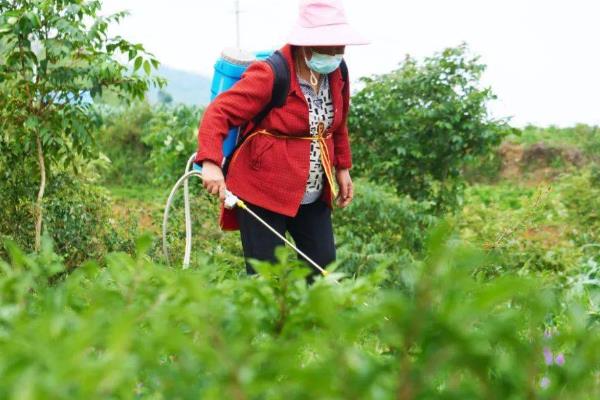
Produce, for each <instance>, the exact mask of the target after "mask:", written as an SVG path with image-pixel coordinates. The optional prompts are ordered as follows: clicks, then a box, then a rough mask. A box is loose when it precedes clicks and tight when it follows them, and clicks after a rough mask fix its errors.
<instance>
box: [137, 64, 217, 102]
mask: <svg viewBox="0 0 600 400" xmlns="http://www.w3.org/2000/svg"><path fill="white" fill-rule="evenodd" d="M158 75H159V76H162V77H163V78H165V79H166V80H167V82H168V83H167V86H166V87H164V88H163V89H162V91H163V92H167V93H168V94H170V95H171V96H172V97H173V102H174V103H184V104H188V105H198V106H204V105H207V104H208V103H209V102H210V84H211V78H209V77H207V76H204V75H201V74H197V73H194V72H187V71H182V70H179V69H175V68H171V67H167V66H160V67H159V69H158ZM158 92H159V90H158V89H156V88H153V89H152V90H150V92H149V95H148V97H149V100H150V102H151V103H157V102H158Z"/></svg>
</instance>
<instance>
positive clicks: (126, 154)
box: [96, 102, 154, 186]
mask: <svg viewBox="0 0 600 400" xmlns="http://www.w3.org/2000/svg"><path fill="white" fill-rule="evenodd" d="M102 112H103V120H104V121H105V122H104V125H103V127H102V129H100V131H99V132H98V133H97V135H96V136H97V138H98V140H97V141H98V146H99V149H100V151H101V152H102V153H104V154H106V155H107V156H108V158H109V159H110V167H109V169H108V172H107V173H105V174H103V181H104V182H105V183H107V184H109V185H127V186H130V185H140V184H148V183H150V182H151V181H152V175H153V174H152V171H150V170H148V168H146V166H145V164H146V161H147V160H148V155H149V154H150V151H151V148H150V146H148V145H146V144H145V143H144V142H142V135H143V133H144V132H145V130H146V129H147V128H146V127H147V124H148V122H149V121H150V120H151V119H152V118H153V116H154V110H153V109H152V107H151V106H150V105H149V104H148V103H145V102H143V103H142V102H140V103H136V104H134V105H133V106H131V107H121V108H102Z"/></svg>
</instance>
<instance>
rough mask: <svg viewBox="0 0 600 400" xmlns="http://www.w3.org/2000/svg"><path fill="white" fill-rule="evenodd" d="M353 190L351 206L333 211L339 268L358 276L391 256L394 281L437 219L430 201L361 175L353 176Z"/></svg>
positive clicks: (418, 253)
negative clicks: (403, 193)
mask: <svg viewBox="0 0 600 400" xmlns="http://www.w3.org/2000/svg"><path fill="white" fill-rule="evenodd" d="M355 190H356V194H355V197H354V201H353V202H352V204H351V206H350V207H348V208H347V209H344V210H336V212H335V213H334V214H333V217H334V226H335V231H336V242H337V245H338V246H339V247H340V249H339V253H340V255H339V256H338V259H339V260H340V268H341V269H342V270H343V271H346V272H348V273H352V274H355V275H357V276H361V275H364V274H368V273H370V272H372V271H373V269H375V268H376V267H377V266H378V265H380V264H381V263H383V262H385V260H387V259H390V258H393V259H394V261H395V262H394V263H393V265H390V276H389V278H390V281H392V282H393V281H394V280H396V281H397V275H398V274H399V271H400V270H401V269H402V268H403V267H404V265H403V263H410V262H412V261H413V260H414V259H415V258H416V257H418V256H419V255H420V254H421V252H422V251H423V247H424V240H425V239H424V232H426V231H427V230H428V229H429V228H430V227H431V226H433V224H434V223H435V222H436V221H437V218H436V217H434V216H433V211H432V205H431V204H430V203H427V202H416V201H414V200H412V199H410V198H409V197H408V196H399V195H397V194H396V193H395V192H394V191H393V190H390V189H387V188H385V187H382V186H380V185H378V184H375V183H370V182H369V181H366V180H364V179H358V180H356V182H355ZM401 260H404V261H403V262H401Z"/></svg>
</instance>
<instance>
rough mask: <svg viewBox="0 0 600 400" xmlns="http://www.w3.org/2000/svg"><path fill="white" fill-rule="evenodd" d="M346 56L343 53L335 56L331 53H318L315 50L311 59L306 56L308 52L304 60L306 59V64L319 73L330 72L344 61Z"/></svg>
mask: <svg viewBox="0 0 600 400" xmlns="http://www.w3.org/2000/svg"><path fill="white" fill-rule="evenodd" d="M343 58H344V55H343V54H336V55H334V56H330V55H329V54H321V53H317V52H316V51H314V50H313V52H312V58H311V59H310V60H309V59H307V58H306V54H305V55H304V60H306V65H308V67H309V68H310V69H312V70H313V71H315V72H317V73H319V74H330V73H332V72H333V71H335V70H336V69H338V67H339V66H340V64H341V63H342V59H343Z"/></svg>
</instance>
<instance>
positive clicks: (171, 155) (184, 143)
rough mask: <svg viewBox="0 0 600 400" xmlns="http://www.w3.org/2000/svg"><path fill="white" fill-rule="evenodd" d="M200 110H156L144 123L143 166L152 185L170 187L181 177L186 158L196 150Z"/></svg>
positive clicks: (161, 108)
mask: <svg viewBox="0 0 600 400" xmlns="http://www.w3.org/2000/svg"><path fill="white" fill-rule="evenodd" d="M201 116H202V108H199V107H195V106H186V105H181V104H180V105H176V106H173V107H171V106H164V105H162V106H158V107H156V108H155V109H154V113H153V116H152V119H151V120H150V121H148V124H147V126H146V127H145V128H146V129H145V130H144V132H143V135H142V142H143V143H144V144H145V145H147V146H149V147H150V149H151V150H150V153H149V154H148V159H147V162H146V165H147V166H148V167H149V168H150V169H151V170H152V171H153V182H154V183H156V184H174V183H175V181H176V180H177V179H178V178H179V177H180V176H181V175H182V174H183V170H184V167H185V164H186V162H187V160H188V159H189V158H190V155H191V154H192V153H193V152H194V151H196V149H197V147H198V139H197V132H198V122H199V121H200V119H201Z"/></svg>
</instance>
